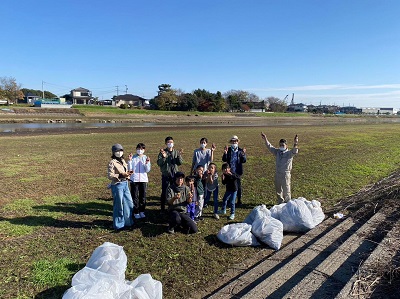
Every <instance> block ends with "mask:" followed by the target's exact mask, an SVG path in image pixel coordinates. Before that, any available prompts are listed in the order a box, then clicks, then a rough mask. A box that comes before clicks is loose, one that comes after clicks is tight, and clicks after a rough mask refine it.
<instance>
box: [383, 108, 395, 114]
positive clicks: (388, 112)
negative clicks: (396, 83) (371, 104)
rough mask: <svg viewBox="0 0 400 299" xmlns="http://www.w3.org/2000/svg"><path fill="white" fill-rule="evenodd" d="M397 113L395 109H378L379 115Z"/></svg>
mask: <svg viewBox="0 0 400 299" xmlns="http://www.w3.org/2000/svg"><path fill="white" fill-rule="evenodd" d="M397 111H398V109H396V108H379V114H386V115H393V114H397Z"/></svg>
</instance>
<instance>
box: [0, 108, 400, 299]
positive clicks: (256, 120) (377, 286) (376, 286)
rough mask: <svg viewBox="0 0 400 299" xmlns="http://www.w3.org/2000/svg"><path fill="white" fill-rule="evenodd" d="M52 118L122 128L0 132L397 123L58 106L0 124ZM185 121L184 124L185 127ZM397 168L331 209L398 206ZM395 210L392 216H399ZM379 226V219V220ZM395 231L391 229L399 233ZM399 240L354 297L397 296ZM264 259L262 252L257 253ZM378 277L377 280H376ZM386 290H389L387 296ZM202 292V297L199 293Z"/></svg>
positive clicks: (1, 116) (6, 117) (0, 119)
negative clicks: (144, 112) (116, 124)
mask: <svg viewBox="0 0 400 299" xmlns="http://www.w3.org/2000/svg"><path fill="white" fill-rule="evenodd" d="M54 119H63V120H64V121H67V122H77V121H79V122H96V121H98V122H104V121H106V122H124V123H126V124H127V127H115V128H111V127H103V128H78V129H77V128H62V129H47V130H34V131H32V130H25V131H18V132H14V133H1V132H0V136H11V135H17V136H34V135H47V134H72V133H73V134H77V133H79V134H91V133H99V132H104V133H109V132H131V131H132V128H131V127H129V124H140V123H143V122H151V123H157V124H160V123H161V124H165V126H154V127H146V130H148V131H152V130H154V131H157V132H159V131H168V130H170V128H169V127H168V124H171V125H182V126H181V127H179V126H178V127H174V130H176V129H178V128H181V129H182V130H185V129H187V125H198V124H199V125H201V126H202V127H204V129H207V128H211V127H215V126H218V127H224V126H226V127H231V126H260V128H261V127H269V126H280V125H283V126H284V125H310V124H320V125H334V124H346V123H352V124H354V123H355V122H360V123H379V122H398V121H399V119H398V118H376V117H355V118H340V117H331V116H330V117H324V116H310V117H304V118H303V117H299V118H287V117H276V118H275V117H257V116H256V115H254V114H237V115H229V116H226V117H223V116H217V117H213V116H196V115H189V114H188V115H183V116H182V115H169V116H163V115H139V114H132V115H120V116H115V115H114V116H110V115H101V114H91V115H90V116H83V115H80V114H79V113H62V112H59V111H49V112H48V113H34V114H33V113H30V112H26V113H20V114H18V115H10V113H6V112H0V126H1V123H11V122H47V121H49V120H54ZM185 125H186V126H185ZM399 190H400V173H399V172H396V173H394V174H393V175H392V176H390V177H388V178H386V179H384V180H382V181H380V182H377V183H376V184H374V185H372V186H366V187H365V188H364V189H362V190H360V192H358V193H357V194H356V195H354V196H352V197H349V198H345V199H343V200H342V201H341V202H340V203H339V204H338V205H337V206H336V207H335V208H336V211H337V210H341V211H343V212H345V213H346V214H348V215H354V216H355V217H358V216H359V215H358V213H359V211H360V209H361V208H364V210H365V208H367V209H370V210H374V209H376V208H377V207H378V206H384V205H385V204H388V205H390V206H391V208H392V209H393V210H396V211H398V210H399V204H398V200H399V194H400V191H399ZM398 214H399V213H397V214H396V215H398ZM388 221H395V222H398V218H396V219H388ZM382 226H384V223H382ZM399 233H400V230H397V232H396V234H395V235H397V236H399ZM399 245H400V242H399V238H398V237H397V238H396V239H394V240H392V242H391V243H390V246H387V250H388V251H391V252H392V256H393V258H392V259H391V260H390V261H389V262H387V263H386V264H382V263H376V264H372V265H369V269H367V270H368V271H369V272H368V273H369V274H368V275H365V276H364V277H362V278H360V280H361V279H362V282H363V284H364V286H366V289H365V290H364V292H363V294H364V295H363V296H362V297H360V296H354V297H352V298H398V297H397V295H399V286H400V270H399V269H400V260H399V255H400V248H399ZM259 258H260V259H264V258H265V257H264V256H260V257H259ZM257 262H258V261H257V260H255V259H252V260H251V261H248V262H246V263H244V265H247V266H249V265H252V264H256V263H257ZM236 275H237V273H234V272H229V271H228V272H227V273H226V275H225V276H224V277H223V278H222V279H221V281H219V282H216V284H215V285H214V286H213V288H214V290H216V289H218V288H220V287H221V285H223V284H225V283H227V282H229V281H230V280H231V279H233V278H234V277H235V276H236ZM377 281H378V282H377ZM390 294H392V295H394V297H392V296H391V295H390ZM202 296H204V297H207V294H205V293H203V294H202Z"/></svg>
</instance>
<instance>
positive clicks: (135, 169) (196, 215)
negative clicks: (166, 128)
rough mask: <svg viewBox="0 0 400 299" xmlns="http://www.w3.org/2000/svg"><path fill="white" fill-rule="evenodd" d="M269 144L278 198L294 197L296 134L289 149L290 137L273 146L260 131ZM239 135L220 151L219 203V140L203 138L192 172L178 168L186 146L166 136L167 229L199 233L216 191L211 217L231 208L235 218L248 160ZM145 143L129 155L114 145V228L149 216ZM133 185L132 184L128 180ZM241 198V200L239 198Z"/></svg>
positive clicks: (161, 160) (162, 163)
mask: <svg viewBox="0 0 400 299" xmlns="http://www.w3.org/2000/svg"><path fill="white" fill-rule="evenodd" d="M261 137H262V139H263V140H264V141H265V145H266V147H267V148H268V150H269V151H270V152H271V153H272V154H273V155H274V156H275V157H276V173H275V189H276V194H277V200H278V203H281V202H285V201H288V200H290V198H291V193H290V171H291V169H292V160H293V156H294V155H296V154H297V153H298V137H297V135H296V136H295V138H294V146H293V148H292V149H291V150H289V149H288V147H287V141H286V140H285V139H281V140H280V141H279V148H275V147H274V146H273V145H271V143H270V142H269V141H268V139H267V137H266V135H265V134H264V133H261ZM239 142H240V140H239V138H238V137H237V136H236V135H234V136H232V137H231V138H230V139H229V143H230V146H225V147H224V152H223V155H222V162H223V164H222V168H221V171H222V175H221V182H222V184H223V185H225V186H226V190H225V193H224V196H223V199H222V207H221V208H220V209H219V202H218V194H219V175H218V172H217V166H216V164H215V163H214V162H213V161H214V152H215V149H216V146H215V144H214V143H212V144H211V148H207V145H208V140H207V138H201V139H200V146H199V148H197V149H195V150H194V152H193V158H192V165H191V173H190V174H189V175H188V176H185V174H184V173H183V172H181V171H179V166H180V165H182V163H183V158H182V153H183V151H182V150H176V149H175V148H174V139H173V138H172V137H171V136H168V137H167V138H165V146H166V147H165V148H161V149H160V152H159V154H158V157H157V165H158V166H159V168H160V171H161V212H162V213H167V214H168V223H169V226H168V232H169V233H175V231H176V230H177V229H180V230H182V232H184V233H196V232H197V222H198V221H201V220H203V217H202V214H203V208H205V207H207V206H208V204H209V201H210V199H211V196H213V217H214V218H215V219H219V217H220V215H225V214H226V213H227V208H229V209H230V215H229V216H228V219H229V220H234V219H235V208H236V205H241V204H242V182H241V178H242V175H243V164H244V163H246V160H247V157H246V148H240V147H239ZM145 149H146V146H145V144H144V143H139V144H138V145H137V146H136V154H132V153H130V154H129V155H128V158H127V160H125V158H124V150H123V147H122V145H121V144H114V145H113V146H112V148H111V151H112V156H111V161H110V162H109V164H108V178H109V179H110V180H111V184H110V186H111V192H112V196H113V228H114V229H115V230H116V231H120V230H124V229H126V228H130V227H132V226H133V223H134V219H141V218H145V217H146V215H145V208H146V193H147V185H148V176H147V174H148V172H150V170H151V163H150V158H149V157H148V156H146V155H145ZM129 185H130V186H129ZM236 201H237V202H236Z"/></svg>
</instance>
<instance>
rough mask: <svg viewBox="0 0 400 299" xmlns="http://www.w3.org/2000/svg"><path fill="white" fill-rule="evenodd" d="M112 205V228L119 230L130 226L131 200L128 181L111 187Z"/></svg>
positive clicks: (131, 221)
mask: <svg viewBox="0 0 400 299" xmlns="http://www.w3.org/2000/svg"><path fill="white" fill-rule="evenodd" d="M111 193H112V196H113V199H114V203H113V227H114V229H121V228H123V227H125V226H132V225H133V219H132V212H133V200H132V196H131V192H130V191H129V186H128V181H125V182H121V183H117V184H115V185H111Z"/></svg>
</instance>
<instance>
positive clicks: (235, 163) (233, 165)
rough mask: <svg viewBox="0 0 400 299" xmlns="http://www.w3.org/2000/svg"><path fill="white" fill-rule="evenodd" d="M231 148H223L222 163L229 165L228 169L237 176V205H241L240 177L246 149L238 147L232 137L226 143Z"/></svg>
mask: <svg viewBox="0 0 400 299" xmlns="http://www.w3.org/2000/svg"><path fill="white" fill-rule="evenodd" d="M228 142H229V143H230V144H231V146H230V147H228V146H225V149H224V154H223V155H222V161H223V162H227V163H228V164H229V167H230V169H231V170H232V171H233V172H234V173H236V174H237V175H238V176H239V179H238V181H237V184H238V190H237V205H238V206H240V205H241V204H242V179H241V177H242V175H243V163H246V160H247V158H246V148H240V147H239V142H240V140H239V138H238V137H237V136H236V135H233V136H232V137H231V139H229V141H228Z"/></svg>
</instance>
